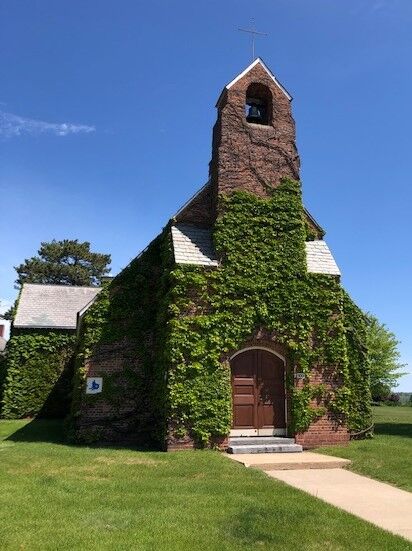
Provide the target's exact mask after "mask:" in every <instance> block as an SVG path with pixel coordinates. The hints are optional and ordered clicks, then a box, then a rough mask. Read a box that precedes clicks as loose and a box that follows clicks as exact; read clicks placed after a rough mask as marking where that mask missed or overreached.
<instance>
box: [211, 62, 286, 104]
mask: <svg viewBox="0 0 412 551" xmlns="http://www.w3.org/2000/svg"><path fill="white" fill-rule="evenodd" d="M256 65H260V66H261V67H262V68H263V69H264V70H265V71H266V72H267V74H268V75H269V76H270V78H271V79H272V80H273V82H274V83H275V84H276V86H278V88H279V89H280V90H281V91H282V92H283V93H284V94H285V96H286V97H287V98H288V100H289V101H292V99H293V98H292V96H291V95H290V94H289V92H288V91H287V90H286V88H285V87H284V86H283V85H282V84H281V83H280V82H279V81H278V80H277V78H276V77H275V75H274V74H273V73H272V71H271V70H270V69H269V67H268V66H267V65H266V63H265V62H264V61H263V59H261V58H260V57H257V58H256V59H255V61H252V63H251V64H250V65H248V66H247V67H246V69H245V70H244V71H242V72H241V73H239V74H238V75H237V77H235V78H234V79H233V80H231V81H230V82H229V84H226V86H225V87H224V88H223V92H224V91H225V90H229V89H230V88H231V87H232V86H233V85H234V84H236V82H238V81H239V80H240V79H241V78H243V77H244V76H245V75H246V74H247V73H248V72H249V71H251V70H252V69H253V67H256ZM223 92H222V94H223ZM222 94H220V96H219V99H218V100H217V103H216V106H218V105H219V102H220V99H221V97H222Z"/></svg>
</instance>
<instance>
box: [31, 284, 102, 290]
mask: <svg viewBox="0 0 412 551" xmlns="http://www.w3.org/2000/svg"><path fill="white" fill-rule="evenodd" d="M28 285H33V286H34V285H36V286H37V287H66V288H69V289H101V287H100V286H98V285H65V284H64V283H23V285H22V286H23V287H27V286H28Z"/></svg>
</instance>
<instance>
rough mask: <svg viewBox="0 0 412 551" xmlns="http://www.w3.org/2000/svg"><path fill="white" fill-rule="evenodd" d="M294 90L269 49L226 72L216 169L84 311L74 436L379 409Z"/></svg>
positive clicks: (198, 433) (175, 445) (206, 429)
mask: <svg viewBox="0 0 412 551" xmlns="http://www.w3.org/2000/svg"><path fill="white" fill-rule="evenodd" d="M291 101H292V98H291V96H290V94H289V93H288V92H287V90H286V89H285V88H284V87H283V86H282V84H281V83H280V82H279V81H278V80H277V79H276V77H275V76H274V75H273V73H272V72H271V71H270V70H269V68H268V67H267V66H266V64H265V63H264V62H263V61H262V60H261V59H260V58H258V59H256V60H255V61H254V62H253V63H252V64H251V65H249V66H248V67H247V68H246V69H245V70H244V71H243V72H241V73H240V74H239V75H238V76H237V77H236V78H234V79H233V80H232V81H231V82H230V83H229V84H227V85H226V86H225V87H224V89H223V91H222V93H221V94H220V96H219V98H218V101H217V104H216V108H217V120H216V123H215V126H214V128H213V139H212V158H211V162H210V165H209V179H208V181H207V183H206V184H205V185H204V186H203V187H202V188H201V189H200V190H199V191H198V192H197V193H196V194H195V195H194V196H193V197H192V198H191V199H190V200H189V201H188V202H187V203H186V204H185V205H184V206H183V207H182V208H181V209H180V210H179V211H178V212H177V213H176V214H175V215H174V216H173V217H172V218H171V219H170V220H169V222H168V223H167V224H166V225H165V227H164V228H163V230H162V231H161V233H160V234H159V235H158V237H156V239H154V241H152V242H151V243H150V244H149V245H148V247H147V248H146V249H145V250H144V251H143V252H142V253H140V254H139V256H137V257H136V258H135V259H134V260H133V261H132V262H131V263H130V264H129V265H128V266H127V267H126V268H125V269H124V270H123V271H122V272H121V273H120V274H119V275H118V276H117V277H115V278H114V279H113V280H112V281H111V282H110V284H108V285H106V286H105V287H104V288H103V289H102V290H101V292H100V293H99V294H97V295H96V297H95V299H94V301H93V303H92V304H91V306H90V307H88V308H87V309H85V310H84V311H83V312H81V313H80V316H79V324H78V339H79V342H78V351H77V359H76V374H75V383H74V391H73V404H72V413H71V436H72V438H73V439H74V440H76V441H78V442H117V443H128V444H134V445H142V446H144V445H147V446H156V447H158V448H160V449H165V450H178V449H185V448H186V449H187V448H193V447H220V448H221V449H226V448H227V447H228V446H229V449H230V451H235V452H236V451H239V446H240V447H241V446H248V445H252V446H254V445H257V444H259V445H262V443H263V444H264V443H267V444H268V445H272V444H273V445H278V444H279V443H280V444H282V442H284V444H285V446H286V445H289V446H291V447H290V448H289V449H287V448H285V450H286V451H298V450H299V449H302V448H301V447H303V448H311V447H315V446H318V445H326V444H335V443H340V444H341V443H344V442H347V441H348V440H349V438H350V435H351V433H355V432H358V431H361V430H362V429H364V428H365V427H367V426H368V424H370V422H369V421H370V394H369V379H368V377H369V375H368V367H367V362H366V349H365V334H364V331H365V323H364V317H363V314H362V312H361V311H360V310H359V309H358V308H357V307H356V305H355V304H354V303H353V302H352V300H351V299H350V297H349V296H348V295H347V293H346V292H345V290H344V289H343V288H342V286H341V283H340V271H339V268H338V266H337V264H336V262H335V260H334V258H333V256H332V254H331V252H330V250H329V248H328V245H327V244H326V242H325V241H324V239H323V238H324V231H323V229H322V227H321V226H320V225H319V224H318V222H317V221H316V220H315V219H314V218H313V217H312V216H311V215H310V213H309V212H308V211H307V210H306V209H305V208H304V206H303V204H302V197H301V183H300V174H299V164H300V163H299V154H298V151H297V147H296V140H295V123H294V120H293V117H292V112H291ZM256 443H257V444H256ZM243 449H245V448H243ZM248 449H251V448H248Z"/></svg>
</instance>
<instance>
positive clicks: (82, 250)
mask: <svg viewBox="0 0 412 551" xmlns="http://www.w3.org/2000/svg"><path fill="white" fill-rule="evenodd" d="M110 262H111V258H110V255H109V254H101V253H94V252H91V251H90V243H89V242H88V241H84V242H83V243H80V242H79V241H78V240H77V239H74V240H69V239H64V240H63V241H56V240H55V239H53V241H51V242H50V243H46V242H43V243H41V245H40V249H39V250H38V256H33V257H32V258H28V259H26V260H25V261H24V262H23V263H22V264H20V266H15V270H16V272H17V275H18V278H17V280H16V284H17V286H18V287H21V285H23V283H43V284H47V283H49V284H56V285H85V286H97V285H99V284H100V283H101V279H102V277H103V276H104V275H105V274H107V273H108V272H109V271H110V270H109V268H108V265H109V264H110Z"/></svg>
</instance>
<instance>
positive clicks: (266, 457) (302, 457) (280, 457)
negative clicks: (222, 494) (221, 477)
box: [227, 451, 350, 471]
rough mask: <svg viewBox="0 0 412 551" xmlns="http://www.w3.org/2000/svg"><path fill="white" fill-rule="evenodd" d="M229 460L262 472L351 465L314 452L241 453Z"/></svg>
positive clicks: (342, 460) (339, 458)
mask: <svg viewBox="0 0 412 551" xmlns="http://www.w3.org/2000/svg"><path fill="white" fill-rule="evenodd" d="M227 457H228V458H229V459H232V460H233V461H237V462H238V463H242V464H243V465H244V466H245V467H253V468H254V469H259V470H261V471H278V470H290V469H334V468H335V469H336V468H337V467H345V466H347V465H349V464H350V460H349V459H342V458H341V457H332V456H331V455H322V454H320V453H314V452H306V451H305V452H301V453H240V454H239V455H236V454H234V455H227Z"/></svg>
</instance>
